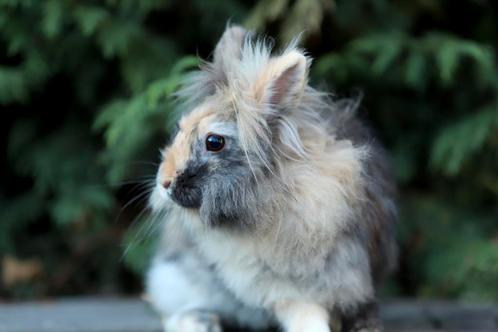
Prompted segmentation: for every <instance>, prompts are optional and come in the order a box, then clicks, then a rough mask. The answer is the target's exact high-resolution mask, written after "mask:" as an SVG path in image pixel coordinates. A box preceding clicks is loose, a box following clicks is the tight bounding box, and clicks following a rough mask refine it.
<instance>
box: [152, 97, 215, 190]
mask: <svg viewBox="0 0 498 332" xmlns="http://www.w3.org/2000/svg"><path fill="white" fill-rule="evenodd" d="M214 117H215V115H214V111H213V110H212V109H211V108H209V107H207V106H201V107H199V108H197V109H195V110H194V111H192V112H191V113H189V114H187V115H185V116H184V117H183V118H182V119H181V120H180V123H179V125H180V131H179V132H178V134H177V135H176V137H175V139H174V141H173V143H172V144H171V146H170V147H169V148H166V149H165V151H164V157H163V162H162V164H161V166H160V167H161V168H160V176H161V182H162V183H165V182H166V181H173V180H174V179H175V177H176V176H177V174H178V173H179V172H181V171H182V169H183V168H185V165H186V164H187V161H188V160H189V158H190V155H191V146H192V143H193V142H194V140H195V139H196V136H197V135H196V133H197V132H198V131H199V130H200V131H201V132H203V131H202V130H205V128H206V127H207V125H208V123H209V122H211V121H212V119H213V118H214Z"/></svg>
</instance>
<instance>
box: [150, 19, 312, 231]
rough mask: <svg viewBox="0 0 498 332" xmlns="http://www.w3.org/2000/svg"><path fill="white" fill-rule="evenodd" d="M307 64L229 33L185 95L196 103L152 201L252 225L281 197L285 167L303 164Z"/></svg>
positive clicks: (290, 52) (236, 30)
mask: <svg viewBox="0 0 498 332" xmlns="http://www.w3.org/2000/svg"><path fill="white" fill-rule="evenodd" d="M308 67H309V60H308V58H307V57H306V56H305V55H304V54H303V53H302V52H301V51H300V50H298V49H296V47H295V46H290V47H288V48H287V49H285V50H284V51H283V52H281V53H279V54H277V55H272V54H271V47H269V46H268V43H267V42H265V41H262V40H254V38H251V36H249V34H248V33H247V32H246V31H245V30H244V29H242V28H240V27H228V28H227V30H226V31H225V33H224V34H223V36H222V38H221V40H220V41H219V43H218V45H217V46H216V49H215V51H214V56H213V59H212V61H211V62H207V63H205V64H204V65H203V66H202V68H201V70H199V71H198V72H195V73H194V74H193V75H192V77H191V79H190V80H189V81H188V83H186V84H185V86H184V88H183V89H182V90H181V91H180V93H179V94H180V96H181V97H184V98H185V99H187V101H188V105H191V106H190V108H189V110H188V111H187V112H186V113H185V114H184V115H183V117H182V118H181V119H180V121H179V125H178V133H177V134H176V136H175V137H174V139H173V141H172V143H171V144H170V145H169V146H168V147H166V148H165V150H164V152H163V161H162V163H161V166H160V168H159V171H158V174H157V186H156V189H155V192H154V194H153V197H152V200H151V203H152V206H153V208H156V209H162V208H164V207H165V206H166V205H168V204H170V205H172V206H175V207H178V206H180V207H182V208H186V209H194V210H196V211H199V212H200V216H201V220H203V222H205V223H208V224H210V225H231V226H235V225H238V226H240V225H243V226H248V225H249V224H251V223H253V222H255V219H257V218H258V211H261V210H262V209H263V208H264V207H268V205H271V204H272V201H273V198H274V196H275V195H276V192H280V193H282V192H283V191H285V189H284V188H283V187H282V186H284V185H282V183H284V181H282V179H278V177H279V175H278V174H279V165H280V163H281V160H282V159H285V158H290V159H292V158H294V159H299V158H305V154H306V151H305V147H304V146H303V144H302V142H301V136H302V133H301V132H300V131H301V129H302V128H301V129H300V128H298V125H297V124H296V123H295V121H293V120H292V118H291V117H289V116H288V115H289V114H292V113H293V112H297V110H298V109H299V107H300V104H301V102H302V99H303V95H305V91H306V90H307V89H310V88H308V87H307V74H308Z"/></svg>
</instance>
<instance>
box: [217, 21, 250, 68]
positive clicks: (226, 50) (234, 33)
mask: <svg viewBox="0 0 498 332" xmlns="http://www.w3.org/2000/svg"><path fill="white" fill-rule="evenodd" d="M246 35H247V31H246V30H245V29H244V28H242V27H241V26H238V25H232V26H230V25H228V26H227V28H226V29H225V32H224V33H223V36H221V38H220V41H219V42H218V44H217V45H216V48H215V49H214V55H213V64H214V66H215V68H217V69H220V70H224V69H226V67H227V65H228V64H229V63H230V62H233V61H234V60H235V59H240V57H241V52H242V45H243V44H244V39H245V37H246Z"/></svg>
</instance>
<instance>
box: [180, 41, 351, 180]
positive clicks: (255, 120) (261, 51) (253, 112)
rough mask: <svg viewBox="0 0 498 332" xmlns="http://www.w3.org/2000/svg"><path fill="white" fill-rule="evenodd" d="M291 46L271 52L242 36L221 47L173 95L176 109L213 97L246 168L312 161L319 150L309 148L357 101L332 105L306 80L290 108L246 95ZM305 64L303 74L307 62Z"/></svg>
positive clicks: (318, 143) (343, 122) (338, 124)
mask: <svg viewBox="0 0 498 332" xmlns="http://www.w3.org/2000/svg"><path fill="white" fill-rule="evenodd" d="M297 42H298V39H295V40H294V41H293V42H291V43H290V44H289V45H288V46H287V47H286V48H285V49H284V50H283V51H281V52H273V44H272V42H271V41H270V40H268V39H264V38H258V39H255V38H254V37H253V35H252V34H251V33H248V34H247V35H245V36H244V38H243V39H242V40H241V42H240V43H239V44H237V43H236V45H235V46H234V45H233V44H232V45H230V44H228V45H223V46H224V47H225V49H223V50H218V49H217V50H216V51H215V60H214V61H213V62H206V61H204V62H202V64H201V66H200V70H198V71H194V72H192V73H191V74H190V75H189V76H188V77H187V79H186V80H185V81H184V83H183V85H182V88H181V89H180V90H179V91H178V92H177V93H176V96H177V97H178V99H179V100H180V102H181V105H182V106H183V107H182V108H183V109H186V110H189V109H192V108H194V107H195V106H197V105H199V104H200V103H202V102H203V101H204V100H205V99H206V98H211V97H213V96H217V98H218V103H220V105H224V107H220V111H219V112H225V114H223V116H225V117H228V118H232V119H234V120H235V121H236V123H237V126H238V132H239V141H240V145H241V147H242V149H243V150H244V152H245V154H246V156H247V158H248V162H249V164H251V163H255V162H257V163H262V164H263V165H265V166H266V167H267V168H268V169H270V171H273V170H275V169H276V168H277V169H282V166H283V165H282V164H281V162H282V161H284V160H288V159H292V160H307V159H316V158H314V157H316V156H313V153H319V151H320V150H322V149H320V148H318V149H315V148H316V147H320V146H323V144H325V141H326V140H328V139H329V138H330V135H334V132H335V131H336V128H341V127H342V126H343V125H346V124H347V123H348V122H349V120H350V119H351V118H352V115H353V113H354V110H355V108H356V105H357V102H356V101H355V100H351V101H348V102H344V100H342V101H341V102H334V101H332V98H331V97H330V95H329V94H327V93H324V92H321V91H318V90H316V89H314V88H312V87H310V86H309V85H308V84H307V81H306V82H305V87H304V89H303V92H302V95H301V96H300V102H299V104H298V105H297V107H294V108H292V109H278V108H277V107H274V106H272V105H271V104H269V103H266V104H263V105H262V104H261V103H257V102H256V100H255V97H254V95H253V94H252V91H253V90H254V87H255V86H256V87H257V86H258V85H262V84H263V82H262V81H264V79H265V71H267V70H268V68H269V67H270V66H271V65H272V62H274V61H275V59H277V58H279V57H280V58H285V56H286V55H289V54H292V53H293V52H300V53H302V50H299V49H298V48H297ZM217 51H218V52H219V54H216V52H217ZM220 51H221V52H220ZM216 58H217V59H216ZM306 61H307V64H306V70H307V68H308V67H309V64H310V62H311V60H310V59H308V58H307V59H306ZM227 110H228V111H227ZM307 138H308V139H307ZM254 158H256V160H254Z"/></svg>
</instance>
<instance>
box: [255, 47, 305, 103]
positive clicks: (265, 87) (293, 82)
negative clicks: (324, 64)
mask: <svg viewBox="0 0 498 332" xmlns="http://www.w3.org/2000/svg"><path fill="white" fill-rule="evenodd" d="M308 66H309V61H308V59H307V58H306V56H305V55H304V54H303V53H301V52H300V51H298V50H291V51H288V52H286V53H284V54H283V55H281V56H278V57H276V58H273V59H272V60H271V61H270V63H269V64H268V67H269V68H267V69H268V70H266V71H265V73H263V77H262V78H261V80H260V81H259V82H258V83H257V84H256V91H255V93H256V97H257V99H259V100H260V102H262V103H265V104H267V105H268V104H269V105H271V106H272V107H273V108H275V109H277V110H278V109H292V108H295V107H297V106H298V105H299V102H300V100H301V96H302V94H303V91H304V88H305V86H306V83H307V79H308Z"/></svg>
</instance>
